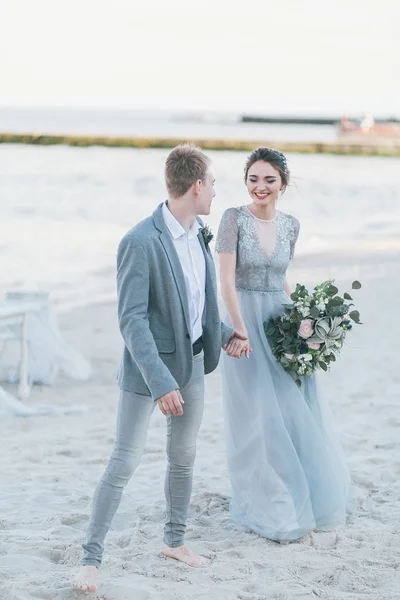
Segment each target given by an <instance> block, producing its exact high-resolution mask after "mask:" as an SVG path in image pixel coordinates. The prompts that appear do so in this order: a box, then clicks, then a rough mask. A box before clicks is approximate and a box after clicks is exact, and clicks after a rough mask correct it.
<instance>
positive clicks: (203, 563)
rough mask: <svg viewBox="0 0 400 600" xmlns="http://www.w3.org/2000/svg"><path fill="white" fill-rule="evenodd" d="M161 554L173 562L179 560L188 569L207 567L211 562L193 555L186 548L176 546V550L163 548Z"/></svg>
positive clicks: (167, 547)
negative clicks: (172, 559) (187, 566)
mask: <svg viewBox="0 0 400 600" xmlns="http://www.w3.org/2000/svg"><path fill="white" fill-rule="evenodd" d="M161 553H162V554H164V556H167V557H168V558H174V559H175V560H180V561H181V562H184V563H186V564H187V565H189V567H207V566H208V565H209V564H210V563H211V561H210V559H209V558H205V557H204V556H199V555H198V554H195V553H194V552H192V551H191V550H189V548H187V547H186V546H178V547H177V548H170V547H169V546H166V545H165V544H164V546H163V547H162V548H161Z"/></svg>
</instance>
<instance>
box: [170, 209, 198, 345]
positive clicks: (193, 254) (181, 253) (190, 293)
mask: <svg viewBox="0 0 400 600" xmlns="http://www.w3.org/2000/svg"><path fill="white" fill-rule="evenodd" d="M162 212H163V217H164V221H165V224H166V226H167V227H168V230H169V232H170V234H171V236H172V240H173V243H174V246H175V250H176V252H177V254H178V257H179V260H180V263H181V266H182V271H183V275H184V277H185V284H186V293H187V299H188V305H189V318H190V325H191V332H190V335H191V339H192V343H193V342H195V341H196V340H197V339H198V338H199V337H200V336H201V335H202V333H203V313H204V306H205V300H206V263H205V260H204V254H203V250H202V247H201V244H200V241H199V238H198V237H197V236H198V233H199V229H201V225H199V223H198V221H197V220H195V221H194V223H193V225H192V226H191V228H190V229H189V231H188V233H186V231H185V230H184V228H183V227H182V225H181V224H180V223H179V221H177V220H176V219H175V217H174V215H173V214H172V213H171V212H170V210H169V209H168V207H167V204H166V203H164V204H163V207H162Z"/></svg>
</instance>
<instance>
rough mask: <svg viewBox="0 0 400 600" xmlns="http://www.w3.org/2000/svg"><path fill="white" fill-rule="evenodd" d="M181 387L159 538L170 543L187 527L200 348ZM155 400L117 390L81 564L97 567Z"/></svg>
mask: <svg viewBox="0 0 400 600" xmlns="http://www.w3.org/2000/svg"><path fill="white" fill-rule="evenodd" d="M180 392H181V394H182V397H183V400H184V401H185V404H184V405H183V415H181V416H178V417H174V416H172V415H168V416H167V458H168V466H167V473H166V477H165V487H164V491H165V499H166V501H167V510H166V524H165V527H164V541H165V543H166V544H167V545H168V546H170V547H171V548H175V547H177V546H181V545H182V544H183V539H184V534H185V529H186V519H187V513H188V508H189V502H190V496H191V492H192V480H193V466H194V460H195V456H196V439H197V434H198V432H199V428H200V424H201V419H202V416H203V407H204V355H203V352H201V353H200V354H198V355H197V356H194V357H193V373H192V377H191V379H190V381H189V383H188V384H187V386H186V387H185V388H183V389H182V390H180ZM156 405H157V403H156V402H153V401H152V399H151V398H150V396H145V395H142V394H135V393H133V392H126V391H121V395H120V401H119V408H118V421H117V432H116V439H115V444H114V448H113V452H112V454H111V458H110V462H109V464H108V467H107V469H106V471H105V473H104V475H103V477H102V478H101V480H100V483H99V484H98V486H97V488H96V491H95V494H94V498H93V504H92V514H91V518H90V521H89V526H88V531H87V536H86V541H85V543H84V544H83V551H84V557H83V559H82V561H81V564H83V565H95V566H96V567H99V566H100V564H101V560H102V555H103V549H104V539H105V537H106V535H107V533H108V531H109V529H110V527H111V522H112V519H113V517H114V515H115V513H116V511H117V509H118V506H119V504H120V501H121V496H122V491H123V488H124V487H125V486H126V484H127V483H128V481H129V480H130V478H131V476H132V474H133V472H134V471H135V469H136V467H137V466H138V465H139V463H140V460H141V458H142V454H143V451H144V447H145V443H146V437H147V431H148V428H149V423H150V417H151V415H152V412H153V409H154V407H155V406H156Z"/></svg>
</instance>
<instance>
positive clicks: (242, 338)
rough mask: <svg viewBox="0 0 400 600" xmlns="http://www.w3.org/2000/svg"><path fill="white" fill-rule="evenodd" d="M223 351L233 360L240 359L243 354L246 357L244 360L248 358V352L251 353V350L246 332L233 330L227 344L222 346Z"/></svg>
mask: <svg viewBox="0 0 400 600" xmlns="http://www.w3.org/2000/svg"><path fill="white" fill-rule="evenodd" d="M224 350H225V351H226V353H227V355H228V356H232V357H233V358H241V357H242V354H243V353H244V354H245V355H246V358H249V356H250V352H253V349H252V348H251V346H250V343H249V338H248V334H247V332H243V333H242V332H241V331H238V330H237V329H235V330H234V332H233V333H232V335H231V337H230V338H229V340H228V343H227V344H226V345H225V346H224Z"/></svg>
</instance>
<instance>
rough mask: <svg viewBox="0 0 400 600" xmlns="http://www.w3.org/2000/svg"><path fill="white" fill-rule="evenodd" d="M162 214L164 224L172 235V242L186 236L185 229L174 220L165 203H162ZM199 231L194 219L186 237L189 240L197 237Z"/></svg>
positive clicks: (199, 227)
mask: <svg viewBox="0 0 400 600" xmlns="http://www.w3.org/2000/svg"><path fill="white" fill-rule="evenodd" d="M162 213H163V217H164V221H165V224H166V226H167V227H168V229H169V232H170V234H171V235H172V237H173V239H174V240H176V239H178V238H180V237H181V236H182V235H186V231H185V229H184V228H183V227H182V225H181V224H180V223H179V221H177V219H175V217H174V215H173V214H172V212H171V211H170V210H169V208H168V206H167V203H166V202H164V204H163V206H162ZM199 229H201V225H200V223H199V222H198V220H197V219H195V221H194V223H193V224H192V226H191V228H190V229H189V232H188V237H189V238H194V237H197V235H198V233H199Z"/></svg>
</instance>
